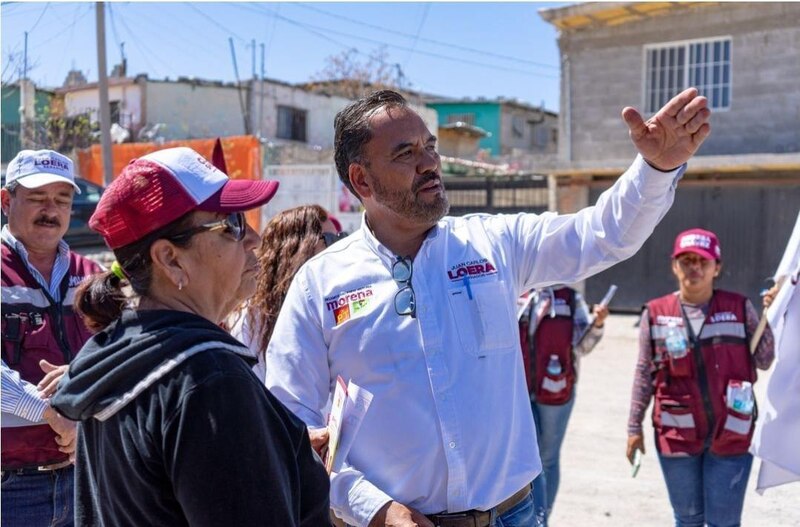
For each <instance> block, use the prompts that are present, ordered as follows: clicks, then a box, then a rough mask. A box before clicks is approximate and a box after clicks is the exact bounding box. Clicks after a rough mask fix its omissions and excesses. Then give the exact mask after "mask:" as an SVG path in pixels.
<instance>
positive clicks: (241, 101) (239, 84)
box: [228, 37, 255, 135]
mask: <svg viewBox="0 0 800 527" xmlns="http://www.w3.org/2000/svg"><path fill="white" fill-rule="evenodd" d="M228 44H230V45H231V60H233V73H234V75H236V93H237V94H238V95H239V108H240V109H241V110H242V119H243V120H244V133H245V135H249V134H250V116H249V113H250V112H249V111H248V110H247V107H246V105H245V101H244V99H243V98H242V82H241V81H240V80H239V66H238V65H237V64H236V48H234V47H233V37H228ZM253 67H255V66H253Z"/></svg>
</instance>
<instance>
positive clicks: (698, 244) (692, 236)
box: [672, 229, 722, 261]
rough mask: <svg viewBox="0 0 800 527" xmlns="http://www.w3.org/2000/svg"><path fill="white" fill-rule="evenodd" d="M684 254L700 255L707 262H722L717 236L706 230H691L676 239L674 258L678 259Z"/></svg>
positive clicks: (673, 250) (673, 251)
mask: <svg viewBox="0 0 800 527" xmlns="http://www.w3.org/2000/svg"><path fill="white" fill-rule="evenodd" d="M683 253H695V254H699V255H700V256H702V257H703V258H705V259H707V260H717V261H721V260H722V250H721V249H720V248H719V239H718V238H717V235H716V234H714V233H713V232H711V231H707V230H705V229H689V230H688V231H683V232H682V233H680V234H679V235H678V237H677V238H675V246H674V247H673V249H672V257H673V258H677V257H678V256H680V255H681V254H683Z"/></svg>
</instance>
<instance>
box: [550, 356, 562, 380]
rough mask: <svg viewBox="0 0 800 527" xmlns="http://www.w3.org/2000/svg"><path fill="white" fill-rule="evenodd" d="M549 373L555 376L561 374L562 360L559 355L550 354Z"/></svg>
mask: <svg viewBox="0 0 800 527" xmlns="http://www.w3.org/2000/svg"><path fill="white" fill-rule="evenodd" d="M547 373H548V374H549V375H551V376H553V377H557V376H559V375H561V361H559V360H558V355H550V362H548V363H547Z"/></svg>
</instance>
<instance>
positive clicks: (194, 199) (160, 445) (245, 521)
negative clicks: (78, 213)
mask: <svg viewBox="0 0 800 527" xmlns="http://www.w3.org/2000/svg"><path fill="white" fill-rule="evenodd" d="M276 189H277V183H275V182H268V181H233V180H229V179H228V177H227V176H226V175H225V174H224V173H223V172H222V171H221V170H218V169H217V168H215V167H214V166H213V165H212V164H211V163H209V162H208V161H206V160H205V159H203V158H202V157H201V156H200V155H199V154H197V152H195V151H193V150H191V149H189V148H172V149H166V150H161V151H158V152H155V153H152V154H149V155H147V156H144V157H142V158H139V159H137V160H135V161H133V162H132V163H131V164H129V165H128V166H127V167H126V168H125V169H124V170H123V171H122V173H121V174H120V176H119V177H118V178H117V179H116V180H115V181H114V182H113V183H112V184H111V185H110V186H109V187H108V189H106V191H105V193H104V194H103V196H102V198H101V200H100V203H99V204H98V206H97V210H96V212H95V214H94V215H93V216H92V218H91V220H90V225H91V227H92V228H93V229H95V230H96V231H98V232H100V233H101V234H102V235H103V237H104V238H105V241H106V243H107V244H108V246H109V247H110V248H111V249H112V250H113V251H114V255H115V256H116V259H117V261H116V262H114V265H113V266H112V270H111V271H109V272H107V273H103V274H100V275H95V277H94V278H92V279H90V280H88V281H87V282H85V283H84V284H83V285H82V287H81V288H80V289H79V291H78V294H77V298H76V305H77V307H78V310H79V311H80V312H81V313H82V314H83V315H84V316H85V317H86V319H87V322H88V323H89V324H90V325H93V326H94V327H95V328H97V329H98V330H99V333H98V334H97V335H95V337H94V338H92V339H91V340H90V341H89V342H88V343H87V344H86V345H85V346H84V348H83V349H82V350H81V353H80V354H79V355H78V357H77V358H76V359H75V360H74V361H73V363H72V365H71V368H70V370H69V372H68V374H67V375H65V377H64V378H63V380H62V381H61V384H60V386H59V389H58V392H57V393H56V394H55V396H54V397H53V399H52V406H53V407H55V408H56V409H58V411H59V412H61V413H62V414H63V415H65V416H67V417H69V418H70V419H73V420H80V421H81V426H80V427H79V434H78V439H79V440H78V445H79V446H78V453H77V462H76V463H77V467H76V472H75V488H76V506H75V507H76V524H78V525H113V526H125V525H130V526H139V525H202V526H212V525H214V526H217V525H218V526H222V525H237V526H242V525H264V524H271V525H282V526H283V525H286V526H297V525H309V526H310V525H327V524H328V489H329V483H328V478H327V475H326V473H325V470H324V468H323V467H322V465H321V463H320V462H319V459H318V458H317V457H316V455H315V454H314V453H313V451H312V449H311V446H310V442H309V438H308V433H307V432H306V427H305V426H304V424H303V423H302V422H301V421H300V420H298V419H297V418H296V417H295V416H294V415H292V414H291V413H290V412H289V411H288V410H286V408H285V407H284V406H283V405H282V404H281V403H280V402H278V400H277V399H275V398H274V397H273V396H272V394H270V393H269V392H268V391H267V390H266V388H265V387H264V385H263V382H260V381H259V380H258V379H257V378H256V376H255V375H254V374H253V372H252V370H251V364H250V363H249V362H248V361H249V359H250V356H249V353H248V352H247V348H245V347H244V346H243V345H242V344H241V343H239V342H238V341H237V340H236V339H234V338H233V337H231V336H230V335H229V334H227V333H226V332H225V331H223V330H222V329H221V328H220V327H219V324H220V322H221V321H222V319H223V318H224V317H225V316H226V315H227V314H228V313H229V312H230V311H231V309H232V307H233V306H234V305H236V304H237V303H239V302H240V301H241V299H240V298H237V295H239V294H242V293H245V294H252V292H253V290H254V288H255V274H256V270H257V269H256V268H257V266H256V261H255V256H254V250H255V248H256V245H257V243H258V236H257V234H256V233H255V232H254V231H253V230H252V229H251V228H250V227H248V226H247V224H246V222H245V220H244V214H243V212H244V211H246V210H249V209H253V208H256V207H260V206H261V205H263V204H264V203H266V202H267V201H269V199H270V198H271V197H272V196H273V195H274V193H275V191H276ZM243 282H244V283H249V284H250V287H249V291H247V290H246V289H248V287H244V286H242V283H243ZM127 289H130V290H132V292H133V295H132V296H131V295H129V294H126V293H125V290H127Z"/></svg>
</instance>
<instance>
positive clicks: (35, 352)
mask: <svg viewBox="0 0 800 527" xmlns="http://www.w3.org/2000/svg"><path fill="white" fill-rule="evenodd" d="M2 263H3V273H2V285H3V287H11V286H23V287H27V288H30V289H41V286H40V285H39V283H38V282H37V281H36V280H35V279H34V278H33V276H31V274H30V272H29V271H28V269H27V268H26V267H25V264H24V263H23V262H22V260H21V259H20V257H19V255H17V253H16V252H14V251H12V250H11V249H10V248H8V246H6V245H5V244H2ZM99 271H100V268H99V267H98V266H97V264H95V263H94V262H92V261H91V260H88V259H86V258H83V257H81V256H79V255H78V254H75V253H70V264H69V270H68V271H67V276H66V277H65V280H68V281H69V283H70V284H72V285H73V287H74V285H77V283H80V281H81V280H82V279H83V278H85V277H86V276H89V275H91V274H94V273H97V272H99ZM2 309H3V321H2V332H3V360H4V361H5V363H6V365H8V367H10V368H12V369H14V370H16V371H18V372H19V374H20V377H21V378H22V379H23V380H25V381H28V382H29V383H32V384H37V383H38V382H39V381H41V380H42V378H43V377H44V372H43V371H42V369H41V368H40V367H39V361H40V360H42V359H44V360H47V361H48V362H50V363H51V364H55V365H57V366H58V365H61V364H66V363H68V362H69V361H70V360H71V359H72V358H73V357H74V356H75V355H76V354H77V353H78V351H79V350H80V349H81V347H82V346H83V344H84V343H85V342H86V341H87V340H88V339H89V338H90V337H91V332H90V331H89V330H88V328H86V326H85V325H84V323H83V320H82V319H81V318H80V316H79V315H78V314H77V313H75V312H74V311H72V310H71V309H69V308H68V307H64V308H62V309H61V313H62V320H63V328H64V332H65V334H66V335H65V336H66V340H67V343H68V345H69V349H68V350H66V354H65V352H64V350H62V347H61V345H60V344H59V342H58V338H57V336H56V334H57V330H56V329H55V321H54V320H53V318H52V316H51V314H50V312H49V311H48V309H47V308H39V307H35V306H32V305H31V304H29V303H28V304H21V303H10V302H4V303H3V305H2ZM12 317H15V318H16V319H17V320H19V329H18V332H17V334H18V335H19V338H18V339H14V340H12V339H9V338H8V337H9V336H10V335H9V333H10V329H9V323H10V322H9V321H10V320H11V319H12ZM36 319H39V321H40V322H41V323H39V321H37V322H34V320H36ZM65 355H66V356H65ZM55 437H56V436H55V432H53V430H52V429H51V428H50V426H48V425H36V426H23V427H6V428H3V429H2V438H1V439H0V441H1V442H2V466H3V469H4V470H6V469H10V468H21V467H29V466H37V465H45V464H51V463H58V462H61V461H65V460H66V459H67V457H68V456H67V455H66V454H64V453H62V452H59V450H58V445H57V444H56V442H55Z"/></svg>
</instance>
